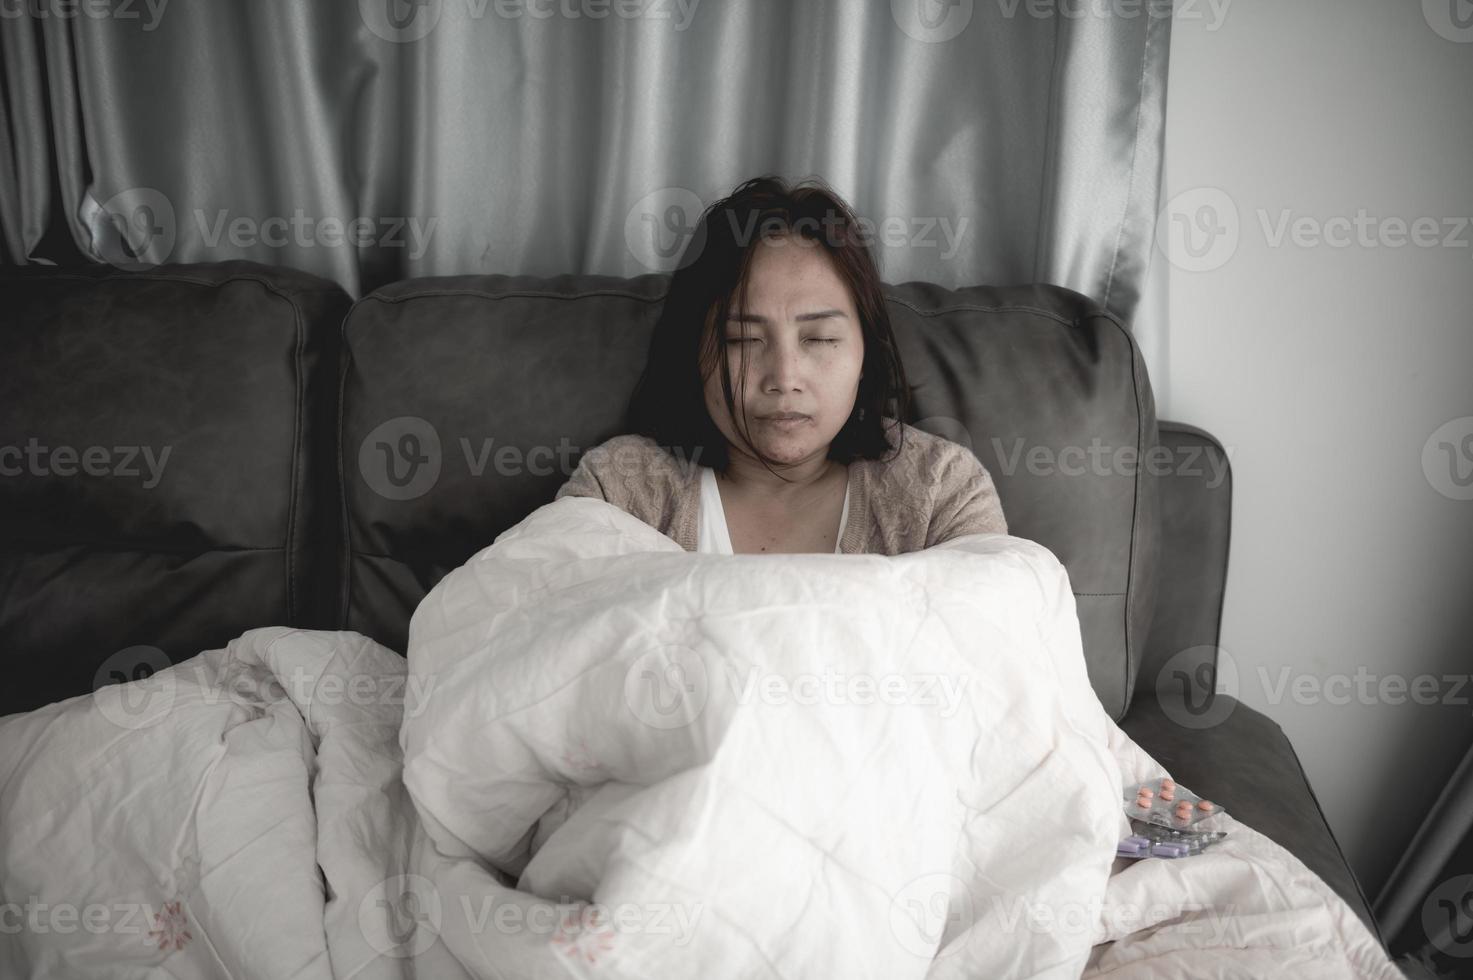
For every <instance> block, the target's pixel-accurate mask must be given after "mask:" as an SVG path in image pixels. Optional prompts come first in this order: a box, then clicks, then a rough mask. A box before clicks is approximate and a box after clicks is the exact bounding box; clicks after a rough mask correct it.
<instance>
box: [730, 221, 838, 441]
mask: <svg viewBox="0 0 1473 980" xmlns="http://www.w3.org/2000/svg"><path fill="white" fill-rule="evenodd" d="M732 305H733V307H735V305H736V304H735V302H733V304H732ZM741 315H742V316H743V318H744V320H745V323H743V322H741V321H739V320H738V319H737V317H738V316H739V314H738V312H737V310H735V309H733V310H732V311H731V316H732V319H731V320H729V321H728V322H727V323H725V324H708V327H707V331H708V333H707V339H708V340H709V339H710V338H711V333H710V331H711V327H713V326H714V327H715V330H716V333H715V337H716V338H717V339H718V342H722V341H724V350H725V354H726V357H727V359H728V361H729V362H730V365H731V383H732V391H733V395H734V397H735V401H736V407H737V418H735V419H733V418H732V416H731V414H730V413H728V412H727V410H726V402H725V399H723V398H722V394H721V371H720V365H719V362H711V363H712V364H714V365H715V366H714V369H713V370H709V371H708V373H707V374H706V376H705V396H706V411H707V412H709V413H710V415H711V419H712V421H713V422H715V423H716V427H717V428H718V429H720V430H721V434H722V435H724V436H725V437H726V440H727V442H728V443H729V444H730V445H731V450H732V452H742V453H745V452H746V451H747V450H746V448H745V446H744V445H743V443H742V440H741V439H740V437H739V436H738V435H737V433H738V431H739V427H740V426H741V425H742V419H741V413H742V409H743V407H745V409H746V435H747V439H748V441H750V443H751V444H752V445H753V446H755V447H756V448H757V449H759V450H761V451H762V453H763V454H765V455H766V456H767V457H768V458H769V459H772V460H774V461H776V462H777V463H779V464H785V465H791V464H795V463H801V462H803V461H804V460H807V459H809V458H811V457H813V456H815V455H817V456H820V457H821V456H823V455H826V454H827V453H828V449H829V444H830V443H831V442H833V439H834V436H836V435H838V433H839V430H840V429H841V428H843V427H844V423H845V422H846V421H847V420H848V418H849V413H850V412H851V411H853V409H854V400H855V398H856V397H857V395H858V393H859V375H860V371H861V369H862V367H863V364H864V336H863V333H862V331H861V330H860V326H859V313H858V311H857V310H856V309H855V306H854V299H853V297H851V296H850V294H849V287H848V286H847V285H845V283H844V280H843V279H841V278H840V277H839V275H838V272H837V271H836V270H835V268H834V265H833V260H832V259H830V258H829V255H828V252H827V250H826V249H824V248H823V246H821V245H820V244H818V243H816V242H811V241H806V240H804V239H801V238H798V237H795V236H792V235H788V236H784V237H782V238H777V239H770V240H769V239H764V240H763V241H762V242H761V243H759V244H758V245H757V246H756V250H755V251H754V253H753V255H752V265H751V269H750V270H749V278H748V281H747V309H746V311H745V313H744V314H741ZM744 326H745V328H746V329H745V337H746V339H745V340H743V334H744V331H743V327H744ZM744 355H745V358H746V378H745V384H744V383H743V376H742V371H743V368H742V359H743V356H744ZM788 412H795V413H800V415H801V417H800V418H798V419H796V420H794V421H780V420H778V419H776V418H771V417H770V416H773V415H775V414H777V413H788Z"/></svg>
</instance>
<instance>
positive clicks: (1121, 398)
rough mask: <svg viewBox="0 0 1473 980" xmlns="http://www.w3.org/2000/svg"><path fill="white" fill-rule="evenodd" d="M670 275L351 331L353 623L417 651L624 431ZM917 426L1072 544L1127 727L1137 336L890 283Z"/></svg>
mask: <svg viewBox="0 0 1473 980" xmlns="http://www.w3.org/2000/svg"><path fill="white" fill-rule="evenodd" d="M667 283H668V278H667V277H665V276H658V275H650V276H640V277H637V278H634V279H618V278H610V277H596V276H560V277H556V278H551V279H538V278H531V277H507V276H465V277H445V278H433V279H418V280H406V281H403V282H399V283H394V284H392V285H389V286H386V287H384V288H382V289H379V290H377V291H376V292H374V293H372V294H370V295H368V296H366V297H364V298H363V299H362V300H360V301H359V302H358V303H356V304H355V305H354V307H353V309H352V311H351V312H350V313H349V316H348V318H347V321H346V322H345V323H344V326H343V343H344V374H343V379H342V406H341V408H342V416H341V426H342V428H341V445H342V449H341V465H342V476H343V509H344V510H343V522H344V525H343V531H344V549H345V551H344V556H343V566H342V572H343V579H342V582H343V592H342V594H341V596H340V602H341V605H340V612H341V616H342V620H341V621H342V623H343V625H344V627H345V628H348V629H353V630H358V631H360V632H363V633H365V634H367V635H369V636H371V637H373V638H374V639H377V640H379V641H380V642H382V643H384V644H386V645H388V646H390V647H393V648H395V649H398V650H401V651H402V650H403V649H404V643H405V638H406V635H407V632H408V623H409V618H410V615H411V614H412V612H413V610H414V608H415V606H416V604H417V603H418V602H419V600H420V599H421V598H423V596H424V595H425V594H426V593H427V592H428V590H429V589H430V588H431V587H432V586H433V585H434V584H435V583H436V582H437V581H439V579H440V578H441V577H442V576H444V575H445V574H446V573H447V572H448V571H450V570H451V569H453V568H455V567H456V566H458V565H459V564H461V563H462V562H464V561H465V560H466V559H467V558H469V557H470V556H471V555H472V554H474V553H475V552H476V551H478V550H480V549H481V548H483V547H485V546H486V545H487V544H489V543H491V541H492V540H494V539H495V537H496V536H497V535H498V534H500V533H501V532H502V531H503V530H505V529H507V528H509V527H511V526H512V525H514V524H515V523H517V522H518V521H520V520H521V519H522V518H523V517H525V516H526V515H527V514H528V513H529V512H531V511H532V510H534V509H536V508H537V507H538V506H541V505H542V504H545V503H547V502H548V501H550V500H551V499H552V497H553V495H554V493H555V492H556V491H557V488H558V487H559V486H560V485H561V484H562V482H563V481H564V480H566V479H567V478H568V476H569V475H571V473H572V470H573V468H574V467H575V466H576V465H577V459H578V456H579V454H581V452H583V451H585V450H587V449H589V448H591V447H593V446H595V445H597V444H599V443H600V442H602V441H604V440H605V439H607V438H609V437H611V436H613V435H616V434H618V433H619V432H620V431H621V423H622V420H623V417H624V411H625V409H626V407H627V402H628V397H629V393H630V391H631V390H632V388H633V385H634V382H635V380H636V379H637V377H638V376H639V373H640V371H641V369H642V367H643V364H644V359H645V355H646V350H647V346H648V342H649V337H650V333H651V330H652V328H653V325H654V321H655V318H656V316H657V315H658V313H659V309H660V305H661V301H662V298H663V296H664V292H665V288H666V285H667ZM886 295H887V298H888V300H889V310H890V314H891V317H892V322H893V325H894V328H895V332H896V335H897V340H898V342H899V344H900V346H901V352H902V357H903V358H904V362H905V367H906V371H907V374H908V375H909V380H910V382H911V384H912V386H913V389H914V399H915V405H914V408H915V411H914V413H913V417H911V418H907V419H906V421H908V422H911V423H912V424H917V425H918V426H919V427H921V428H925V429H927V430H928V431H932V432H935V433H937V434H939V435H943V436H946V437H947V438H950V439H953V440H954V441H957V442H961V443H963V444H966V445H969V446H970V448H971V449H972V450H973V452H974V453H975V454H976V455H977V457H978V458H979V459H980V460H981V461H982V463H983V464H984V465H985V466H986V467H987V468H988V470H989V471H990V472H991V473H992V475H993V478H994V480H995V481H996V483H997V486H998V492H999V494H1000V496H1001V498H1002V503H1003V509H1004V512H1005V514H1006V516H1007V519H1008V523H1009V529H1010V531H1011V532H1012V533H1014V534H1017V535H1019V536H1021V537H1026V538H1031V539H1033V540H1036V541H1039V542H1040V543H1042V544H1044V545H1046V546H1047V547H1048V548H1050V549H1051V550H1052V551H1053V552H1054V553H1055V554H1056V555H1057V556H1058V557H1059V559H1060V560H1061V561H1062V562H1063V563H1064V565H1065V566H1066V567H1067V569H1068V571H1069V575H1070V580H1071V583H1072V585H1073V588H1074V591H1075V595H1076V598H1077V605H1078V610H1079V619H1080V627H1081V631H1082V633H1083V638H1084V649H1085V656H1086V660H1087V663H1088V667H1089V672H1090V677H1091V680H1092V682H1093V683H1094V686H1095V689H1096V691H1097V693H1098V694H1099V696H1100V699H1101V701H1102V703H1103V704H1104V705H1105V707H1106V709H1107V710H1108V711H1109V712H1110V713H1111V715H1112V716H1114V717H1116V718H1117V719H1118V718H1120V717H1122V716H1123V714H1124V712H1125V709H1126V706H1127V704H1128V702H1129V699H1130V696H1131V692H1132V688H1133V684H1134V680H1135V676H1136V673H1137V671H1138V669H1139V664H1140V661H1141V656H1142V653H1143V650H1144V642H1145V638H1146V632H1147V627H1148V624H1149V619H1150V616H1151V613H1152V608H1153V607H1152V600H1153V596H1154V569H1155V563H1156V552H1157V548H1158V544H1159V543H1158V537H1159V535H1158V527H1157V494H1158V488H1157V486H1156V480H1155V479H1153V478H1152V475H1151V472H1152V471H1151V468H1150V467H1148V466H1143V465H1141V464H1142V462H1143V460H1144V458H1145V453H1146V452H1147V451H1148V450H1149V449H1150V448H1151V447H1152V446H1154V445H1155V441H1156V417H1155V406H1154V401H1153V399H1152V395H1151V389H1150V384H1149V382H1148V380H1147V378H1146V372H1145V368H1144V364H1143V363H1142V360H1141V357H1140V353H1139V350H1138V348H1137V347H1136V345H1135V343H1134V341H1133V340H1132V339H1131V337H1130V335H1129V332H1128V331H1127V330H1126V329H1125V328H1124V327H1123V326H1122V325H1121V324H1120V323H1119V321H1118V320H1116V319H1115V318H1114V317H1113V316H1111V315H1109V314H1108V313H1105V312H1103V311H1101V310H1100V309H1099V308H1098V307H1097V306H1096V305H1095V304H1093V303H1092V302H1090V301H1089V300H1087V299H1086V298H1085V297H1083V296H1081V295H1079V294H1078V293H1075V292H1072V291H1070V290H1066V289H1063V288H1060V287H1055V286H1047V285H1031V286H1019V287H1006V288H994V287H973V288H968V289H961V290H947V289H943V288H941V287H939V286H934V285H931V284H926V283H907V284H904V285H898V286H887V287H886Z"/></svg>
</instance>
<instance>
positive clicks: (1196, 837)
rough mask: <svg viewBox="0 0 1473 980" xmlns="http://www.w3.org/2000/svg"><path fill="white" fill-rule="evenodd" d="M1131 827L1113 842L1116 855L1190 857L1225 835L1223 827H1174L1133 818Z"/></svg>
mask: <svg viewBox="0 0 1473 980" xmlns="http://www.w3.org/2000/svg"><path fill="white" fill-rule="evenodd" d="M1130 830H1131V835H1130V836H1129V837H1127V838H1125V839H1124V840H1122V841H1121V842H1120V843H1119V844H1118V845H1116V848H1115V856H1116V857H1124V858H1147V857H1157V858H1179V857H1191V856H1192V855H1193V854H1201V853H1202V852H1203V851H1204V850H1206V849H1207V848H1209V847H1211V846H1212V845H1213V844H1216V843H1217V842H1218V841H1220V840H1222V839H1223V838H1224V837H1226V836H1227V832H1226V831H1222V830H1217V831H1211V830H1173V829H1172V828H1170V827H1161V826H1158V825H1156V824H1153V823H1146V822H1145V821H1144V820H1132V821H1131V822H1130Z"/></svg>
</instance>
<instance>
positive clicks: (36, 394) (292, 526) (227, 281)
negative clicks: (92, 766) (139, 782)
mask: <svg viewBox="0 0 1473 980" xmlns="http://www.w3.org/2000/svg"><path fill="white" fill-rule="evenodd" d="M0 304H3V309H4V311H5V313H4V316H3V317H0V343H3V347H4V350H5V352H6V358H5V359H6V369H5V370H4V371H3V372H0V582H3V583H4V587H3V590H0V652H3V655H4V657H5V670H6V682H5V683H4V684H3V685H0V692H3V693H0V714H8V713H10V712H14V711H21V710H28V709H30V708H34V707H39V706H40V705H43V704H47V703H50V702H52V701H57V700H62V699H65V698H68V697H72V696H75V695H79V694H86V693H87V692H89V691H91V690H93V689H94V688H95V687H96V686H98V685H99V684H102V683H106V682H110V681H115V680H117V679H119V678H120V677H122V678H127V679H131V678H133V677H136V676H141V675H146V674H147V673H149V672H151V670H157V669H160V668H161V667H163V666H166V665H167V664H168V663H169V662H174V663H178V662H179V661H181V660H183V659H187V658H189V657H192V656H194V655H195V654H197V653H199V652H200V651H201V650H205V649H211V648H216V647H221V646H224V645H225V643H226V641H228V640H230V639H231V638H232V637H234V636H237V635H239V634H240V633H241V632H243V631H245V630H247V629H250V628H252V627H257V626H264V625H269V624H275V623H283V624H288V625H298V626H307V627H314V626H315V627H331V626H332V625H333V624H334V617H335V615H336V609H335V606H334V605H333V599H334V598H335V595H336V589H335V585H336V562H335V557H336V554H337V550H338V549H337V540H336V538H337V530H338V526H339V525H338V521H337V519H336V518H337V515H338V507H337V499H338V498H337V474H336V462H335V454H334V433H335V425H334V424H333V423H334V412H335V408H336V394H337V392H336V383H335V382H336V376H337V372H336V348H337V342H336V334H337V331H338V329H339V327H340V324H341V321H342V319H343V316H344V315H345V314H346V312H347V308H348V305H349V300H348V297H347V295H346V294H345V293H344V292H343V291H342V290H341V289H339V288H338V287H337V286H336V285H335V284H333V283H329V282H326V281H324V280H321V279H318V278H316V277H313V276H309V275H306V274H305V273H300V272H295V271H292V270H290V269H271V268H268V267H266V266H262V265H258V264H256V263H249V262H228V263H212V264H208V265H196V266H189V265H184V266H166V267H161V268H159V269H155V270H150V271H146V272H119V271H116V270H114V269H111V268H109V267H106V266H98V267H92V268H87V269H79V270H57V269H49V268H45V267H25V268H21V269H8V270H5V271H4V272H3V273H0Z"/></svg>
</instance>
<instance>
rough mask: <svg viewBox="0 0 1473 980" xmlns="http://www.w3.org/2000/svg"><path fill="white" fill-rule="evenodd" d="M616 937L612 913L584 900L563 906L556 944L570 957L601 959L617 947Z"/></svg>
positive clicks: (553, 940)
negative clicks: (609, 913)
mask: <svg viewBox="0 0 1473 980" xmlns="http://www.w3.org/2000/svg"><path fill="white" fill-rule="evenodd" d="M614 939H615V935H614V926H613V923H611V922H610V921H609V917H608V913H607V912H606V911H605V910H604V909H602V908H600V907H597V906H595V907H592V908H590V907H588V906H586V905H581V904H580V905H579V906H577V907H575V908H570V909H564V910H563V913H562V918H561V920H560V921H559V922H558V927H557V932H555V933H554V934H553V937H552V944H553V946H554V947H556V948H557V950H558V952H560V953H562V954H564V955H565V956H567V957H568V958H570V959H582V960H584V961H586V962H588V963H597V962H598V958H599V957H600V956H602V955H603V954H604V953H607V952H609V951H610V950H612V949H613V948H614Z"/></svg>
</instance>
